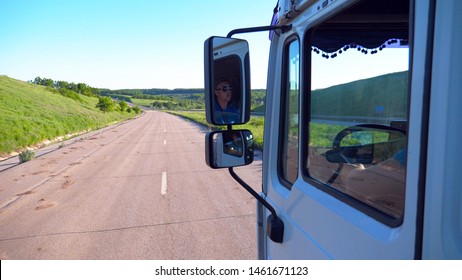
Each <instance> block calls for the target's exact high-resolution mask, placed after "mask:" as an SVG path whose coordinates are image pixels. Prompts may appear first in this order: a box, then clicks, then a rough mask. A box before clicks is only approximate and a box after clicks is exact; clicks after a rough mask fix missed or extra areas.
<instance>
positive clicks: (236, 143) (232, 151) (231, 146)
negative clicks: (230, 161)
mask: <svg viewBox="0 0 462 280" xmlns="http://www.w3.org/2000/svg"><path fill="white" fill-rule="evenodd" d="M223 138H224V139H223V140H224V142H225V145H224V148H223V149H224V151H223V152H224V153H225V154H228V155H232V156H236V157H241V156H242V155H243V150H244V143H243V142H242V137H241V134H240V133H238V132H232V133H226V134H224V135H223Z"/></svg>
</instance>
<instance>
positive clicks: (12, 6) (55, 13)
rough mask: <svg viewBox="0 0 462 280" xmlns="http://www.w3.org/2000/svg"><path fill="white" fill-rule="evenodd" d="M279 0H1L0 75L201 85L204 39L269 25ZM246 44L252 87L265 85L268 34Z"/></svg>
mask: <svg viewBox="0 0 462 280" xmlns="http://www.w3.org/2000/svg"><path fill="white" fill-rule="evenodd" d="M276 2H277V0H252V1H248V0H232V1H231V0H227V1H225V0H198V1H192V0H178V1H173V0H169V1H160V0H151V1H149V0H0V75H7V76H9V77H12V78H15V79H19V80H23V81H27V80H32V79H34V78H35V77H37V76H40V77H42V78H50V79H53V80H63V81H68V82H76V83H78V82H82V83H86V84H88V85H90V86H92V87H98V88H110V89H122V88H170V89H173V88H202V87H203V86H204V82H203V80H204V77H203V72H204V71H203V57H204V54H203V44H204V41H205V40H206V39H207V38H208V37H210V36H212V35H217V36H226V34H227V33H228V32H229V31H230V30H232V29H236V28H243V27H251V26H263V25H269V23H270V21H271V17H272V12H273V8H274V6H275V5H276ZM234 37H237V38H244V39H246V40H248V41H249V44H250V58H251V67H252V88H265V87H266V73H267V62H268V53H269V46H270V41H269V40H268V33H267V32H260V33H253V34H245V35H235V36H234Z"/></svg>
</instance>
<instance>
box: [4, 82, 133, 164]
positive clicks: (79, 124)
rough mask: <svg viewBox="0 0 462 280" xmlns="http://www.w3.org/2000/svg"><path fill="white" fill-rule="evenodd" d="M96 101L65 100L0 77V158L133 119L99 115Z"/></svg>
mask: <svg viewBox="0 0 462 280" xmlns="http://www.w3.org/2000/svg"><path fill="white" fill-rule="evenodd" d="M97 103H98V98H95V97H88V96H84V95H79V98H78V100H74V99H72V98H68V97H65V96H63V95H61V94H59V93H58V92H57V91H53V90H51V89H49V88H46V87H44V86H39V85H34V84H30V83H26V82H23V81H19V80H15V79H12V78H8V77H6V76H0V157H5V156H7V155H8V154H9V153H12V152H14V151H20V150H22V149H24V148H26V147H29V146H33V145H36V144H38V143H41V142H43V141H45V140H53V139H55V138H57V137H60V136H65V135H67V134H72V133H78V132H83V131H88V130H95V129H98V128H102V127H104V126H106V125H108V124H110V123H114V122H117V121H121V120H125V119H128V118H132V117H134V116H135V113H134V112H133V111H132V112H131V113H127V112H123V113H122V112H118V111H115V112H108V113H103V112H102V111H100V110H99V109H97V108H96V104H97Z"/></svg>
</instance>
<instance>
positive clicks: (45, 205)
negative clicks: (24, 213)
mask: <svg viewBox="0 0 462 280" xmlns="http://www.w3.org/2000/svg"><path fill="white" fill-rule="evenodd" d="M39 202H41V204H40V205H39V206H37V207H35V210H43V209H47V208H50V207H54V206H56V203H54V202H51V201H47V200H46V199H44V198H42V199H40V200H39Z"/></svg>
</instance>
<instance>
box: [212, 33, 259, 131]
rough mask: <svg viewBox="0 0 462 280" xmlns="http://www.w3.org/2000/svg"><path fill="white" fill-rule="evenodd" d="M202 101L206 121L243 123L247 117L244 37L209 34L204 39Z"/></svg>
mask: <svg viewBox="0 0 462 280" xmlns="http://www.w3.org/2000/svg"><path fill="white" fill-rule="evenodd" d="M204 64H205V65H204V69H205V73H204V78H205V105H206V119H207V122H208V123H211V124H215V125H233V124H243V123H246V122H248V121H249V119H250V70H249V46H248V43H247V41H245V40H240V39H233V38H224V37H211V38H209V39H207V40H206V41H205V43H204Z"/></svg>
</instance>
